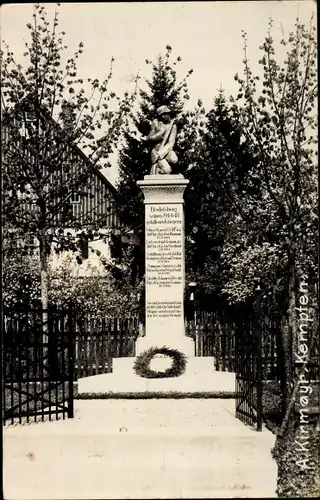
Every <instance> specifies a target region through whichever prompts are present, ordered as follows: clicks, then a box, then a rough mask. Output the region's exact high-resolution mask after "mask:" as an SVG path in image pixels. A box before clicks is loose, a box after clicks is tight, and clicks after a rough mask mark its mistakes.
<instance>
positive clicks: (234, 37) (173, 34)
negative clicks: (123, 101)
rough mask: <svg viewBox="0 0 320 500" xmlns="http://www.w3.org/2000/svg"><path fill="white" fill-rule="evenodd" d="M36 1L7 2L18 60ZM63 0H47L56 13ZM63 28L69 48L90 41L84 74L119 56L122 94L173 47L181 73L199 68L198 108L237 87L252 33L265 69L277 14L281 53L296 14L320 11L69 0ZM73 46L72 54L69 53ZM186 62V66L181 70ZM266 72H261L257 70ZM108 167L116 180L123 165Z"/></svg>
mask: <svg viewBox="0 0 320 500" xmlns="http://www.w3.org/2000/svg"><path fill="white" fill-rule="evenodd" d="M32 7H33V4H12V5H2V6H1V10H0V15H1V19H0V23H1V40H5V42H6V43H8V44H9V46H10V48H11V50H12V52H13V53H14V54H15V56H16V58H17V60H18V62H21V63H22V62H23V57H22V53H23V52H24V42H25V41H28V39H29V37H28V33H29V32H28V30H27V28H26V24H27V23H28V22H31V21H32ZM55 8H56V4H53V3H50V4H47V5H46V10H47V12H48V15H49V19H52V17H53V14H54V10H55ZM59 13H60V14H59V19H60V22H59V28H60V30H61V31H65V32H66V35H65V42H66V45H68V50H70V52H69V54H70V55H71V54H72V53H73V51H74V50H75V49H76V48H77V46H78V44H79V42H80V41H81V42H83V43H84V53H83V54H82V57H81V59H80V60H79V64H78V70H79V75H81V77H82V78H84V79H86V78H88V77H94V78H98V79H101V80H102V79H103V78H105V77H106V76H107V75H108V72H109V66H110V60H111V58H112V57H114V59H115V62H114V69H113V74H114V76H113V79H112V85H111V87H112V89H113V90H114V91H115V92H116V93H117V94H118V95H119V94H120V95H121V94H123V93H124V92H125V91H128V90H129V91H130V89H132V88H133V81H134V78H135V76H136V75H137V73H139V74H140V76H141V77H142V78H143V77H148V76H150V69H151V68H150V66H149V65H146V64H145V60H146V59H151V60H154V59H155V58H156V57H157V56H158V55H159V54H161V53H162V54H163V53H164V52H165V48H166V45H170V46H171V47H172V55H173V58H175V57H178V56H180V57H181V59H182V61H181V63H180V64H179V66H178V67H177V73H178V77H179V76H181V78H183V77H184V76H185V74H186V73H187V72H188V71H189V70H190V69H193V74H192V75H191V77H190V78H189V79H188V88H189V95H190V100H189V102H188V106H189V107H190V108H192V107H193V106H194V105H195V104H196V102H197V100H198V99H199V98H200V99H201V100H202V101H203V104H204V106H205V108H206V109H210V107H212V104H213V100H214V97H215V96H216V95H217V92H218V90H219V89H220V88H221V87H222V88H223V89H224V90H225V94H226V97H229V96H230V95H234V94H235V93H236V92H237V89H238V87H237V84H236V82H235V81H234V75H235V74H236V73H239V74H241V73H242V70H243V67H242V60H243V40H242V37H241V31H242V30H243V31H245V32H246V33H247V37H248V56H249V60H250V63H251V66H252V69H253V71H258V72H259V66H258V60H259V58H260V54H259V49H258V48H259V45H261V43H262V42H263V40H264V38H265V36H266V34H267V31H268V22H269V19H270V17H271V18H272V19H273V21H274V28H273V37H274V39H275V41H276V45H275V46H276V48H277V50H278V51H279V54H280V53H281V50H282V46H281V45H280V40H281V38H282V36H283V35H284V36H285V37H286V36H287V35H288V34H289V32H290V31H293V30H294V24H295V19H296V17H297V16H299V19H300V22H302V23H304V24H307V25H308V24H309V22H310V18H311V15H312V13H314V14H315V15H316V2H315V1H311V0H302V1H295V0H285V1H284V0H282V1H271V0H269V1H264V0H259V1H249V0H247V1H231V0H230V1H221V2H213V1H212V2H210V1H208V2H200V1H197V2H131V3H129V2H128V3H127V2H117V3H112V2H110V3H109V2H101V3H95V2H83V3H76V2H74V3H67V2H66V3H62V4H61V6H60V9H59ZM68 50H67V55H68ZM178 68H179V70H178ZM258 74H259V73H258ZM112 163H113V166H112V167H111V168H110V169H108V170H107V171H105V172H104V174H105V175H106V177H107V178H108V179H109V180H110V181H111V182H112V183H115V182H116V180H117V178H118V177H117V167H116V161H115V158H114V159H113V161H112Z"/></svg>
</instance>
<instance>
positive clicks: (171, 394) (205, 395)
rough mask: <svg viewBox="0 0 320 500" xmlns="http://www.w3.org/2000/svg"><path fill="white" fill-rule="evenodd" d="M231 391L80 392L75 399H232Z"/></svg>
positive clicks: (234, 395)
mask: <svg viewBox="0 0 320 500" xmlns="http://www.w3.org/2000/svg"><path fill="white" fill-rule="evenodd" d="M235 397H236V394H235V393H232V392H223V391H220V392H175V391H168V392H97V393H85V392H83V393H81V394H78V395H77V396H76V399H234V398H235Z"/></svg>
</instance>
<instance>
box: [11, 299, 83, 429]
mask: <svg viewBox="0 0 320 500" xmlns="http://www.w3.org/2000/svg"><path fill="white" fill-rule="evenodd" d="M2 326H3V382H4V390H3V415H2V418H3V421H4V422H5V423H6V422H11V423H14V422H17V421H18V422H20V423H21V422H22V421H24V420H26V421H27V422H29V421H35V422H36V421H38V420H44V419H45V418H48V419H49V420H52V419H58V418H59V417H62V418H66V417H69V418H71V417H73V411H74V410H73V371H74V366H73V335H72V311H71V309H69V310H64V311H63V310H58V309H57V308H54V307H51V308H49V309H48V310H42V309H35V308H33V307H32V306H29V307H28V306H26V305H24V306H18V305H15V306H13V307H5V308H4V309H3V315H2Z"/></svg>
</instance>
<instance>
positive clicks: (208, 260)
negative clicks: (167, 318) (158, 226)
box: [185, 90, 258, 307]
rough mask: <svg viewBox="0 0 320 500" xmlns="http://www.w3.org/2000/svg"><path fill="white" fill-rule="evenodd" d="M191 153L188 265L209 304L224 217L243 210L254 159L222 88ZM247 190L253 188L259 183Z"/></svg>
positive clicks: (217, 276) (216, 292) (217, 287)
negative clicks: (231, 112) (244, 195)
mask: <svg viewBox="0 0 320 500" xmlns="http://www.w3.org/2000/svg"><path fill="white" fill-rule="evenodd" d="M193 156H194V161H193V164H192V168H190V169H189V170H188V171H187V172H186V177H188V179H189V180H190V184H189V186H188V188H187V191H186V196H185V213H186V269H187V273H188V277H189V279H190V280H192V281H196V282H197V284H198V299H199V300H201V301H202V299H201V297H206V300H207V301H208V304H210V303H211V304H212V303H213V302H212V300H213V297H214V298H215V305H216V301H217V298H218V297H221V287H222V285H223V275H222V267H221V263H220V253H221V250H222V248H223V245H224V241H225V236H226V232H227V231H228V221H229V219H230V216H231V215H234V214H235V213H237V212H239V211H241V203H240V202H239V200H241V197H242V196H243V193H244V192H245V191H246V189H248V187H247V183H246V180H247V176H248V172H249V171H250V169H251V168H252V166H253V164H254V161H255V160H254V157H253V155H252V151H251V149H250V147H249V146H248V144H247V143H246V142H245V141H243V140H242V134H241V130H240V127H239V124H238V123H237V122H236V121H235V120H234V119H233V118H232V117H231V115H230V111H229V109H228V106H227V104H226V100H225V97H224V92H223V91H222V90H221V91H219V94H218V96H217V97H216V98H215V101H214V107H213V109H212V110H211V111H209V112H208V113H207V115H206V122H205V126H204V131H203V133H202V134H201V137H200V138H199V140H198V143H197V145H196V148H195V152H194V155H193ZM250 189H253V190H254V191H256V190H257V189H258V186H252V187H251V188H250ZM208 304H204V303H202V305H203V306H206V307H208Z"/></svg>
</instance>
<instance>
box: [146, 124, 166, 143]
mask: <svg viewBox="0 0 320 500" xmlns="http://www.w3.org/2000/svg"><path fill="white" fill-rule="evenodd" d="M157 130H158V121H157V120H153V122H152V124H151V130H150V134H149V135H148V136H147V137H146V141H148V142H158V141H160V140H161V139H162V138H163V136H164V134H165V131H164V130H161V131H160V132H157Z"/></svg>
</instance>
